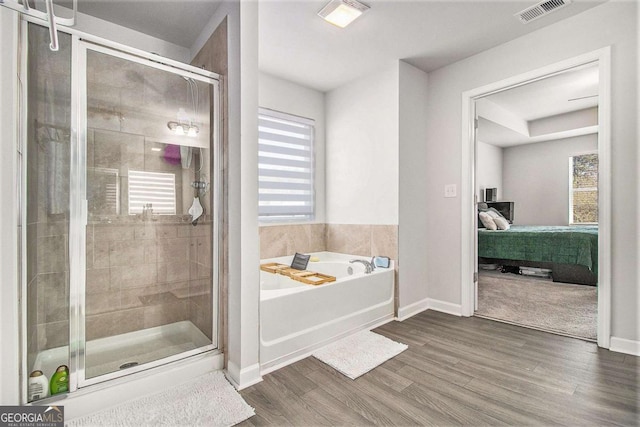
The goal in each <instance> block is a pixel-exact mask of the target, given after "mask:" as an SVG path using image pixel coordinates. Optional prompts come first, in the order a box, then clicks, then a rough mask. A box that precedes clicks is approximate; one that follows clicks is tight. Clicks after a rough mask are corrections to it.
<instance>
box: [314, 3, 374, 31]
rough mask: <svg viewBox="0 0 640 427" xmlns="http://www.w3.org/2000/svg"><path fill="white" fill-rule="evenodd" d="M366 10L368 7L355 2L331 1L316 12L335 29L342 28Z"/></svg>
mask: <svg viewBox="0 0 640 427" xmlns="http://www.w3.org/2000/svg"><path fill="white" fill-rule="evenodd" d="M367 10H369V6H367V5H366V4H363V3H360V2H359V1H356V0H331V1H330V2H329V3H328V4H327V5H326V6H325V7H323V8H322V9H321V10H320V12H318V16H320V17H321V18H323V19H324V20H325V21H327V22H329V23H331V24H333V25H335V26H337V27H340V28H344V27H346V26H347V25H349V24H351V23H352V22H353V21H355V20H356V18H358V17H359V16H360V15H362V14H363V13H364V12H366V11H367Z"/></svg>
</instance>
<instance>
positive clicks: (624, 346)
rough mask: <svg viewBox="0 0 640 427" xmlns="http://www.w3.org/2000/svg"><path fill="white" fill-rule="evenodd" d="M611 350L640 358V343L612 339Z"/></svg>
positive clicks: (616, 338)
mask: <svg viewBox="0 0 640 427" xmlns="http://www.w3.org/2000/svg"><path fill="white" fill-rule="evenodd" d="M609 350H611V351H615V352H618V353H625V354H631V355H632V356H640V341H634V340H628V339H625V338H618V337H611V342H610V344H609Z"/></svg>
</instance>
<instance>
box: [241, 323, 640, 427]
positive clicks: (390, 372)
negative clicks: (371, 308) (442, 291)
mask: <svg viewBox="0 0 640 427" xmlns="http://www.w3.org/2000/svg"><path fill="white" fill-rule="evenodd" d="M375 332H377V333H379V334H382V335H385V336H387V337H389V338H391V339H394V340H396V341H400V342H403V343H405V344H408V345H409V349H408V350H406V351H405V352H403V353H401V354H400V355H398V356H396V357H395V358H393V359H391V360H389V361H387V362H386V363H384V364H383V365H381V366H379V367H377V368H376V369H374V370H373V371H371V372H369V373H367V374H365V375H363V376H362V377H360V378H358V379H357V380H355V381H353V380H350V379H349V378H347V377H345V376H343V375H341V374H340V373H338V372H337V371H335V370H334V369H333V368H331V367H329V366H327V365H325V364H324V363H322V362H320V361H318V360H316V359H315V358H313V357H308V358H306V359H304V360H301V361H299V362H297V363H294V364H292V365H289V366H287V367H285V368H282V369H280V370H278V371H275V372H273V373H271V374H269V375H265V376H264V381H263V382H261V383H259V384H257V385H255V386H252V387H250V388H247V389H245V390H243V391H241V394H242V396H243V397H244V398H245V400H246V401H247V402H248V403H249V404H250V405H251V406H253V407H254V408H255V409H256V415H255V416H254V417H252V418H250V419H248V420H247V421H245V422H243V423H242V424H240V425H241V426H243V427H249V426H261V425H278V426H290V425H294V426H316V425H317V426H326V425H332V426H333V425H401V426H410V425H439V426H448V425H571V426H583V425H605V424H606V425H624V426H637V425H639V424H640V416H639V409H638V406H639V402H638V399H639V391H638V390H639V384H638V380H639V378H640V363H639V359H638V358H637V357H634V356H629V355H624V354H621V353H614V352H610V351H607V350H602V349H598V347H597V346H596V345H595V344H594V343H590V342H586V341H581V340H577V339H573V338H567V337H562V336H558V335H552V334H548V333H545V332H541V331H535V330H531V329H524V328H520V327H517V326H513V325H509V324H504V323H498V322H493V321H491V320H486V319H481V318H477V317H471V318H460V317H456V316H450V315H447V314H443V313H438V312H434V311H426V312H424V313H421V314H419V315H416V316H414V317H412V318H410V319H407V320H405V321H404V322H391V323H388V324H386V325H384V326H382V327H380V328H378V329H376V330H375Z"/></svg>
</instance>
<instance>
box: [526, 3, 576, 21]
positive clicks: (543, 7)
mask: <svg viewBox="0 0 640 427" xmlns="http://www.w3.org/2000/svg"><path fill="white" fill-rule="evenodd" d="M569 3H571V0H547V1H543V2H540V3H538V4H536V5H535V6H531V7H529V8H527V9H525V10H523V11H522V12H518V13H516V14H515V15H514V16H517V17H518V19H520V21H521V22H522V23H523V24H528V23H529V22H531V21H534V20H536V19H538V18H541V17H543V16H544V15H547V14H549V13H551V12H553V11H554V10H558V9H560V8H562V7H565V6H566V5H568V4H569Z"/></svg>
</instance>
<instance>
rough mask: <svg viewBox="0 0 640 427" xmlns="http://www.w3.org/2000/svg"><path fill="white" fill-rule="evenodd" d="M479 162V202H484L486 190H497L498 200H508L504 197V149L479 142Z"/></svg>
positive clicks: (477, 180) (477, 176) (477, 172)
mask: <svg viewBox="0 0 640 427" xmlns="http://www.w3.org/2000/svg"><path fill="white" fill-rule="evenodd" d="M477 150H478V153H477V156H478V160H477V163H476V168H477V170H476V194H477V195H478V201H479V202H483V201H485V199H484V195H485V193H484V190H485V189H486V188H497V189H498V198H497V199H496V200H507V199H505V198H504V197H503V194H504V186H503V178H504V177H503V172H502V170H503V157H504V156H503V152H504V149H503V148H501V147H496V146H495V145H490V144H485V143H484V142H481V141H478V146H477Z"/></svg>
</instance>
